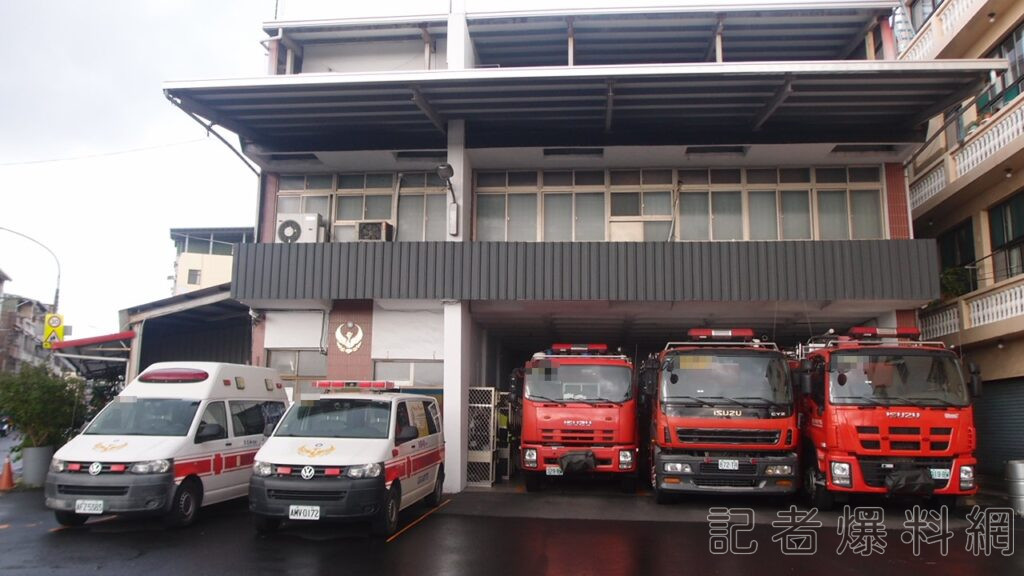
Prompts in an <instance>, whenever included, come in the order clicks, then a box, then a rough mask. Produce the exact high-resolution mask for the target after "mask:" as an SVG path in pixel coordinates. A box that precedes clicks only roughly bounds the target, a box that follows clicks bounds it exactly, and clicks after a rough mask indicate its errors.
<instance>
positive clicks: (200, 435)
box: [196, 423, 225, 444]
mask: <svg viewBox="0 0 1024 576" xmlns="http://www.w3.org/2000/svg"><path fill="white" fill-rule="evenodd" d="M224 436H225V433H224V427H223V426H221V425H220V424H216V423H214V424H200V425H199V430H198V431H197V432H196V444H202V443H203V442H209V441H210V440H217V439H218V438H223V437H224Z"/></svg>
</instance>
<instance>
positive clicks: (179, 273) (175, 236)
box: [171, 228, 254, 296]
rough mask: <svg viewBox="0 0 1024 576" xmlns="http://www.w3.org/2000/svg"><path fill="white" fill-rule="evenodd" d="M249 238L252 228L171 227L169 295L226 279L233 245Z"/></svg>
mask: <svg viewBox="0 0 1024 576" xmlns="http://www.w3.org/2000/svg"><path fill="white" fill-rule="evenodd" d="M253 238H254V236H253V229H252V228H171V240H173V241H174V248H175V252H176V255H175V258H174V277H173V281H174V290H173V294H174V295H175V296H177V295H178V294H183V293H185V292H191V291H193V290H199V289H200V288H209V287H210V286H217V285H218V284H224V283H226V282H230V281H231V256H232V252H233V250H234V248H233V247H234V245H235V244H248V243H250V242H252V241H253Z"/></svg>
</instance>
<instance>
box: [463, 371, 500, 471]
mask: <svg viewBox="0 0 1024 576" xmlns="http://www.w3.org/2000/svg"><path fill="white" fill-rule="evenodd" d="M497 404H498V394H497V391H496V390H495V389H494V388H470V389H469V405H468V412H469V413H468V416H469V438H468V445H469V446H468V447H469V454H468V456H467V459H466V483H467V484H469V485H471V486H490V485H492V484H494V472H495V461H496V459H497V443H496V438H497V432H498V419H497V417H496V416H497V409H496V408H497Z"/></svg>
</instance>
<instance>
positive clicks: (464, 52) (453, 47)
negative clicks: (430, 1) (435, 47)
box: [448, 0, 476, 70]
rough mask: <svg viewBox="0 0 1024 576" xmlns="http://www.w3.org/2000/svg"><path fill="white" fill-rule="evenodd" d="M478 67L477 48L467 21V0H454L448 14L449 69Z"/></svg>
mask: <svg viewBox="0 0 1024 576" xmlns="http://www.w3.org/2000/svg"><path fill="white" fill-rule="evenodd" d="M470 68H476V48H475V47H474V46H473V39H472V38H470V37H469V24H468V23H467V22H466V0H452V3H451V12H450V13H449V14H448V69H449V70H468V69H470Z"/></svg>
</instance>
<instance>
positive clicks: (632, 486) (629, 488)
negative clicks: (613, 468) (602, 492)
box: [619, 474, 636, 494]
mask: <svg viewBox="0 0 1024 576" xmlns="http://www.w3.org/2000/svg"><path fill="white" fill-rule="evenodd" d="M619 489H620V490H622V491H623V492H624V493H626V494H636V476H634V475H632V474H627V475H625V476H623V477H622V478H620V479H619Z"/></svg>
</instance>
